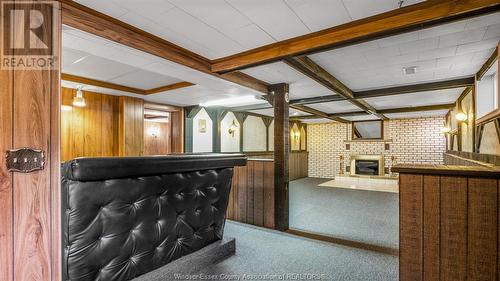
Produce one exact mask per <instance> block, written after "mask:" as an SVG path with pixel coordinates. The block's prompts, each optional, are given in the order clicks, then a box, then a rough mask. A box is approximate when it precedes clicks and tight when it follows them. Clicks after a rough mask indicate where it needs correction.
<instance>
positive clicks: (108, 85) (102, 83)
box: [61, 73, 145, 95]
mask: <svg viewBox="0 0 500 281" xmlns="http://www.w3.org/2000/svg"><path fill="white" fill-rule="evenodd" d="M61 79H62V80H65V81H70V82H75V83H81V84H86V85H91V86H96V87H102V88H106V89H113V90H118V91H123V92H128V93H133V94H139V95H144V94H145V93H144V90H142V89H137V88H132V87H127V86H123V85H118V84H114V83H110V82H105V81H101V80H96V79H92V78H86V77H82V76H77V75H72V74H67V73H62V74H61Z"/></svg>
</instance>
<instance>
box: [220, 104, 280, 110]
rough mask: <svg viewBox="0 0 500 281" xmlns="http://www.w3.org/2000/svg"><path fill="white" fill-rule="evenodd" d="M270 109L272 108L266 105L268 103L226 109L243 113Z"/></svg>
mask: <svg viewBox="0 0 500 281" xmlns="http://www.w3.org/2000/svg"><path fill="white" fill-rule="evenodd" d="M270 108H273V106H272V105H270V104H268V103H261V104H252V105H244V106H238V107H230V108H228V110H231V111H236V112H244V111H252V110H260V109H270Z"/></svg>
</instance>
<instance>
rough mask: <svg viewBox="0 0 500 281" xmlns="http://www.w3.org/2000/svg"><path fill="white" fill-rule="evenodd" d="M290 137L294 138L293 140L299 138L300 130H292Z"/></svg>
mask: <svg viewBox="0 0 500 281" xmlns="http://www.w3.org/2000/svg"><path fill="white" fill-rule="evenodd" d="M292 137H293V139H294V140H296V141H297V140H299V138H300V132H297V131H293V132H292Z"/></svg>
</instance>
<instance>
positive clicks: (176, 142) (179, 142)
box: [170, 109, 184, 153]
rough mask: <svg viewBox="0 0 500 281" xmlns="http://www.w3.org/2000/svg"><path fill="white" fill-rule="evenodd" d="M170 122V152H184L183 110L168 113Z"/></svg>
mask: <svg viewBox="0 0 500 281" xmlns="http://www.w3.org/2000/svg"><path fill="white" fill-rule="evenodd" d="M170 119H171V120H172V152H175V153H183V152H184V109H180V110H179V111H176V112H171V113H170Z"/></svg>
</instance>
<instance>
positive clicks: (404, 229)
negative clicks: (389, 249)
mask: <svg viewBox="0 0 500 281" xmlns="http://www.w3.org/2000/svg"><path fill="white" fill-rule="evenodd" d="M399 181H400V186H401V188H400V190H399V202H400V203H399V204H400V205H399V220H400V229H399V237H400V243H399V262H400V267H399V275H400V278H401V280H413V281H419V280H423V279H422V271H423V258H422V257H423V253H422V246H423V239H422V225H423V213H422V204H423V192H422V190H423V176H422V175H406V174H403V175H400V178H399Z"/></svg>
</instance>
